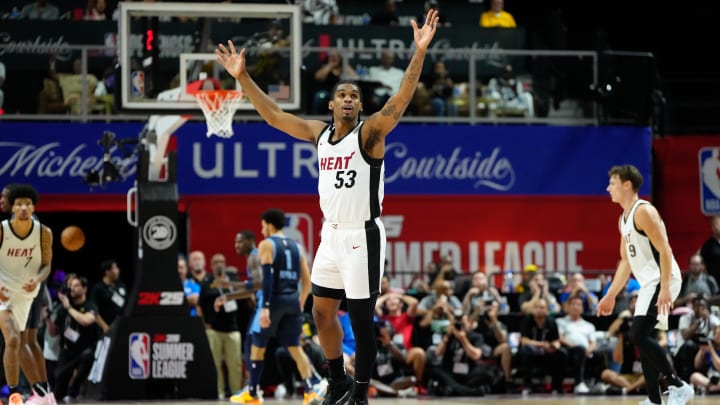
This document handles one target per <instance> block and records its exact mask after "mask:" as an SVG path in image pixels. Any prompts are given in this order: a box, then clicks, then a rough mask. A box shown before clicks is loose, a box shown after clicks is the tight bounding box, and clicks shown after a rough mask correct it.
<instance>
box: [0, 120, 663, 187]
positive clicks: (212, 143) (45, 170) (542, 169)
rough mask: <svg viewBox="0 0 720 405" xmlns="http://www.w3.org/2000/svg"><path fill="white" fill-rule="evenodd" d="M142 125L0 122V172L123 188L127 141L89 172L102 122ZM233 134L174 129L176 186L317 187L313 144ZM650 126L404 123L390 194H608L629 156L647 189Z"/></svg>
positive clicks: (390, 164)
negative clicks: (114, 174)
mask: <svg viewBox="0 0 720 405" xmlns="http://www.w3.org/2000/svg"><path fill="white" fill-rule="evenodd" d="M141 129H142V124H139V123H131V124H127V123H123V124H102V123H88V124H66V123H46V124H25V123H0V133H1V134H2V136H1V137H0V182H2V184H7V183H11V182H27V183H31V184H33V185H35V186H36V187H37V188H38V190H39V191H40V192H41V193H45V194H85V193H90V192H92V193H110V194H118V193H120V194H124V193H125V192H126V191H127V190H128V189H129V188H130V187H131V186H132V185H133V181H134V179H135V175H136V156H135V155H133V154H132V148H133V146H132V145H127V144H123V145H120V146H118V147H114V148H113V149H112V150H111V155H110V157H111V161H112V162H113V163H114V165H115V166H116V167H118V169H119V177H120V180H121V181H118V182H111V183H108V184H105V185H103V186H102V187H98V186H95V187H91V186H89V185H88V184H86V183H85V182H84V179H85V178H86V176H87V174H88V173H89V172H90V171H92V170H95V171H98V170H103V168H104V159H103V152H104V151H103V149H102V148H101V147H100V146H98V139H100V137H101V135H102V133H103V132H104V131H111V132H114V133H115V134H116V139H118V140H121V139H132V138H135V139H137V137H138V134H139V133H140V131H141ZM234 130H235V134H236V135H235V136H234V137H233V138H230V139H221V138H218V137H211V138H207V137H206V136H205V132H206V128H205V124H204V123H188V124H185V125H184V126H182V127H181V128H180V129H179V130H178V131H177V132H176V138H177V154H178V159H177V162H178V163H177V172H178V176H177V178H178V190H179V192H180V194H181V196H182V195H212V194H243V195H252V194H298V195H312V194H316V193H317V184H316V183H317V177H318V163H317V154H316V150H315V145H313V144H312V143H309V142H302V141H299V140H296V139H294V138H292V137H290V136H288V135H286V134H283V133H280V132H279V131H277V130H275V129H273V128H271V127H269V126H267V125H265V124H261V123H254V124H243V125H236V126H235V128H234ZM650 142H651V136H650V131H649V129H647V128H640V127H601V128H596V127H525V126H523V127H519V126H518V127H515V126H504V127H492V126H468V125H447V126H436V125H410V124H408V125H400V126H398V127H397V128H396V129H395V130H394V131H393V132H392V133H391V134H390V135H389V136H388V138H387V140H386V156H385V189H386V194H403V195H498V196H507V195H523V196H526V195H545V196H548V195H553V196H562V195H575V196H581V195H583V196H599V195H606V191H605V188H606V186H607V172H608V169H609V168H610V167H611V166H612V165H615V164H624V163H631V164H634V165H636V166H637V167H638V168H639V169H640V171H641V172H642V173H643V175H644V176H645V178H646V181H645V183H644V185H643V188H642V189H641V190H640V193H641V194H643V195H647V194H649V190H650V178H649V175H650V148H651V146H650Z"/></svg>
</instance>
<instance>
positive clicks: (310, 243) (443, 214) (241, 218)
mask: <svg viewBox="0 0 720 405" xmlns="http://www.w3.org/2000/svg"><path fill="white" fill-rule="evenodd" d="M186 201H187V207H188V209H189V214H190V215H189V216H190V218H192V221H191V224H190V228H191V232H189V234H190V235H191V236H190V241H189V245H190V248H191V249H200V250H203V251H204V252H205V253H206V254H207V255H211V254H213V253H218V252H219V253H223V254H225V256H226V257H227V258H228V262H229V263H231V264H234V265H237V266H240V268H241V269H242V268H244V262H243V261H242V260H241V258H239V257H238V256H237V254H236V253H235V252H234V239H235V235H236V234H237V232H238V231H240V230H242V229H250V230H252V231H254V232H255V233H256V235H258V237H259V238H261V236H260V214H261V213H262V211H264V210H265V209H267V208H270V207H277V208H281V209H283V210H284V211H286V212H288V213H291V215H290V216H291V225H290V227H289V229H287V231H288V232H287V233H290V234H292V235H293V236H295V237H299V238H300V239H301V240H303V241H304V244H305V246H306V248H307V249H308V251H310V252H314V251H315V250H316V249H317V246H318V244H319V238H320V227H321V224H322V216H321V214H320V210H319V207H318V201H317V197H316V196H292V197H290V196H288V197H278V196H272V197H270V196H265V197H263V196H245V197H237V196H222V197H220V198H195V197H188V198H187V199H186ZM218 213H222V214H218ZM619 216H620V208H619V207H618V206H617V205H615V204H613V203H612V202H611V201H610V199H609V198H603V197H528V198H521V197H488V196H482V197H468V196H427V197H418V196H394V195H389V196H386V198H385V204H384V209H383V222H384V223H385V228H386V232H387V236H388V246H387V260H388V267H387V271H388V272H389V273H390V274H392V275H396V276H398V277H399V278H400V280H399V281H400V282H401V283H402V284H403V285H404V284H405V283H406V282H408V281H409V278H410V277H411V276H412V274H414V273H417V272H420V271H421V269H423V268H424V267H425V264H427V263H428V262H430V261H431V260H432V259H433V257H436V256H437V255H438V254H443V255H445V254H450V255H452V257H453V260H454V261H455V266H456V268H457V269H459V270H462V271H463V272H473V271H477V270H484V271H486V272H497V271H502V270H505V269H513V270H518V269H522V268H523V267H524V266H525V265H527V264H529V263H535V264H537V265H538V266H539V267H540V268H542V269H547V270H550V271H556V270H557V271H572V270H583V271H587V272H588V273H592V272H595V271H598V270H604V271H607V270H613V269H614V267H615V264H616V263H617V260H618V258H619V234H618V229H617V219H618V218H619ZM309 256H310V259H312V254H311V255H309Z"/></svg>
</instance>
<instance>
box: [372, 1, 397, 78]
mask: <svg viewBox="0 0 720 405" xmlns="http://www.w3.org/2000/svg"><path fill="white" fill-rule="evenodd" d="M370 24H373V25H386V26H398V25H400V19H399V18H398V16H397V4H395V0H385V1H384V2H383V6H382V9H380V10H378V11H377V12H375V13H373V15H372V17H370ZM399 85H400V83H398V86H399Z"/></svg>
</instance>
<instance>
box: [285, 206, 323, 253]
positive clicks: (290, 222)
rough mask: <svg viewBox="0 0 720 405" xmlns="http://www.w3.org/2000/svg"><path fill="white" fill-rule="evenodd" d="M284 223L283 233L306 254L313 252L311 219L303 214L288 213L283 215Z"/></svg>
mask: <svg viewBox="0 0 720 405" xmlns="http://www.w3.org/2000/svg"><path fill="white" fill-rule="evenodd" d="M285 222H286V224H285V228H283V233H284V234H285V235H287V236H289V237H291V238H293V239H295V240H296V241H297V242H298V243H299V244H300V245H301V246H303V248H305V251H306V252H310V253H312V252H314V251H315V243H314V241H313V220H312V217H311V216H310V215H308V214H306V213H304V212H288V213H285Z"/></svg>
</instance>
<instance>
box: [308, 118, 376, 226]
mask: <svg viewBox="0 0 720 405" xmlns="http://www.w3.org/2000/svg"><path fill="white" fill-rule="evenodd" d="M362 126H363V121H360V123H358V125H357V126H356V127H355V128H353V129H352V131H350V133H349V134H347V135H346V136H345V137H343V138H342V139H340V140H338V141H331V140H330V139H331V138H332V135H333V134H334V133H335V127H334V126H333V125H328V126H327V127H325V129H324V130H323V132H322V133H321V134H320V136H319V137H318V143H317V152H318V167H319V170H320V175H319V178H318V193H319V195H320V209H321V210H322V212H323V216H324V217H325V220H326V221H329V222H337V223H353V222H365V221H368V220H371V219H373V218H377V217H379V216H380V214H381V212H382V200H383V195H384V188H385V185H384V175H385V163H384V159H375V158H372V157H370V156H368V154H367V153H365V151H364V149H363V148H362V147H361V145H360V142H361V138H360V129H361V128H362Z"/></svg>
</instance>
